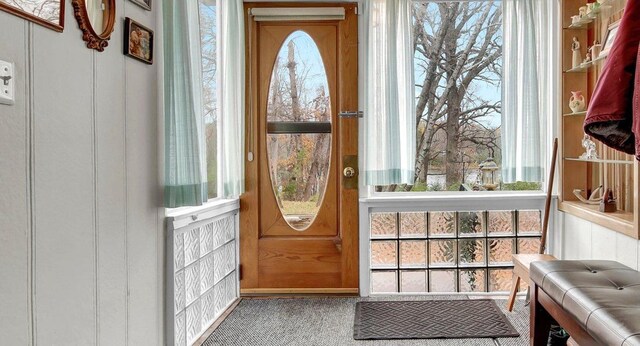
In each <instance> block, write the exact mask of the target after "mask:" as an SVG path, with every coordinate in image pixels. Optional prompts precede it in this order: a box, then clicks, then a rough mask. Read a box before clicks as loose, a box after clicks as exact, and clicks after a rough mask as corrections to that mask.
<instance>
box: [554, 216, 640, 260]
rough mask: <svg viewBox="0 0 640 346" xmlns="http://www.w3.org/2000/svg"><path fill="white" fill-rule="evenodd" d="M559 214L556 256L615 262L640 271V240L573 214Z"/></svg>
mask: <svg viewBox="0 0 640 346" xmlns="http://www.w3.org/2000/svg"><path fill="white" fill-rule="evenodd" d="M559 214H560V217H559V219H558V220H559V227H558V233H559V236H558V238H559V240H560V242H561V244H559V246H556V247H555V249H556V251H554V253H555V255H556V256H557V257H559V258H563V259H605V260H613V261H618V262H620V263H622V264H625V265H627V266H629V267H631V268H633V269H636V270H638V269H640V255H639V254H640V241H638V240H636V239H633V238H631V237H628V236H626V235H624V234H621V233H618V232H615V231H612V230H610V229H606V228H604V227H602V226H599V225H596V224H594V223H591V222H589V221H586V220H583V219H580V218H578V217H575V216H573V215H571V214H566V213H559Z"/></svg>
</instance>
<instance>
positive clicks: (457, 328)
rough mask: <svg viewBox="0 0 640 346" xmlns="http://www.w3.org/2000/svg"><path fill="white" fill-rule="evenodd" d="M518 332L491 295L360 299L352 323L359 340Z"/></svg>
mask: <svg viewBox="0 0 640 346" xmlns="http://www.w3.org/2000/svg"><path fill="white" fill-rule="evenodd" d="M517 336H520V334H518V332H516V330H515V329H514V328H513V326H512V325H511V323H510V322H509V320H508V319H507V317H506V316H505V315H504V314H503V313H502V312H501V311H500V309H499V308H498V306H497V305H496V303H495V302H494V301H493V300H491V299H478V300H425V301H385V302H381V301H370V302H358V303H356V316H355V322H354V325H353V338H354V339H356V340H388V339H441V338H444V339H462V338H502V337H517Z"/></svg>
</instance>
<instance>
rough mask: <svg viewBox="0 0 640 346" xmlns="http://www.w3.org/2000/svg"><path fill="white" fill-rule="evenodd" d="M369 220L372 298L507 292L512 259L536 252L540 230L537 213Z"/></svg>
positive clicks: (409, 215)
mask: <svg viewBox="0 0 640 346" xmlns="http://www.w3.org/2000/svg"><path fill="white" fill-rule="evenodd" d="M370 221H371V222H370V239H371V241H370V254H371V258H370V268H371V275H370V285H371V287H370V288H371V293H373V294H376V293H378V294H379V293H425V292H439V293H451V292H504V291H509V289H510V288H511V273H512V269H513V263H512V259H511V255H512V254H514V253H537V252H538V248H539V246H540V236H541V229H542V227H541V212H540V211H539V210H513V211H511V210H501V211H465V212H459V211H458V212H454V211H450V212H449V211H444V212H442V211H437V212H435V211H434V212H400V213H396V212H393V213H386V212H383V213H372V214H371V220H370ZM524 289H526V283H525V284H521V290H524Z"/></svg>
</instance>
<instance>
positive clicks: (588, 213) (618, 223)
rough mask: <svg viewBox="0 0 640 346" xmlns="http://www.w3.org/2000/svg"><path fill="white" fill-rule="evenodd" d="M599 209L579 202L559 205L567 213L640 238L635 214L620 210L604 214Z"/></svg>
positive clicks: (565, 202)
mask: <svg viewBox="0 0 640 346" xmlns="http://www.w3.org/2000/svg"><path fill="white" fill-rule="evenodd" d="M599 208H600V207H599V206H597V205H589V204H584V203H582V202H578V201H563V202H560V205H559V209H560V210H561V211H563V212H565V213H568V214H571V215H575V216H577V217H579V218H581V219H585V220H587V221H591V222H593V223H595V224H598V225H600V226H602V227H606V228H609V229H612V230H614V231H617V232H621V233H624V234H626V235H628V236H630V237H634V238H638V233H637V232H636V231H635V226H634V216H633V213H631V212H626V211H620V210H619V211H616V212H613V213H603V212H601V211H600V210H599Z"/></svg>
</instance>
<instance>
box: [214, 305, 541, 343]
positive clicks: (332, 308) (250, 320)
mask: <svg viewBox="0 0 640 346" xmlns="http://www.w3.org/2000/svg"><path fill="white" fill-rule="evenodd" d="M468 298H469V297H467V296H462V295H461V296H401V297H384V298H282V299H272V298H270V299H264V298H261V299H259V298H254V299H243V300H242V301H241V302H240V304H239V305H238V306H237V307H236V308H235V310H234V311H233V312H232V313H231V314H230V315H229V316H228V317H227V318H226V320H224V322H222V324H221V325H220V326H219V327H218V328H217V329H216V330H215V331H214V332H213V334H211V335H210V336H209V338H207V340H206V341H205V342H204V343H203V345H205V346H213V345H224V346H240V345H242V346H245V345H248V346H250V345H261V346H262V345H265V346H271V345H274V346H279V345H292V346H293V345H305V346H306V345H310V346H311V345H312V346H325V345H326V346H334V345H339V346H342V345H345V346H352V345H358V346H395V345H409V346H413V345H433V346H440V345H442V346H449V345H465V346H472V345H473V346H475V345H478V346H480V345H488V346H510V345H523V346H524V345H528V344H529V307H528V306H525V305H524V301H523V300H518V301H516V306H515V308H514V311H513V312H507V311H506V310H505V307H504V306H505V304H506V300H504V299H500V300H498V301H497V302H496V303H498V306H499V307H500V308H501V309H502V311H503V312H504V313H505V315H506V316H507V317H508V318H509V320H510V321H511V324H512V325H513V327H514V328H515V329H516V330H517V331H518V332H519V333H520V337H518V338H498V339H450V340H443V339H431V340H366V341H357V340H354V339H353V318H354V311H355V304H356V302H358V301H365V300H428V299H468ZM471 298H472V299H473V298H474V297H471ZM477 298H486V297H477Z"/></svg>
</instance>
